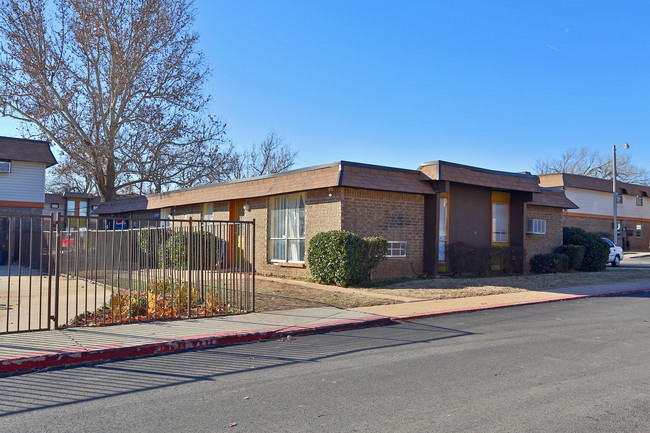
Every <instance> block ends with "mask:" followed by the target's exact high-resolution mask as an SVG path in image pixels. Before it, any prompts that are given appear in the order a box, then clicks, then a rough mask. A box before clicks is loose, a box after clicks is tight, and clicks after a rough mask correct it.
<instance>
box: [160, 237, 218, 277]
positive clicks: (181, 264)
mask: <svg viewBox="0 0 650 433" xmlns="http://www.w3.org/2000/svg"><path fill="white" fill-rule="evenodd" d="M191 236H192V249H191V254H192V256H191V260H189V259H190V257H189V253H190V248H189V239H190V234H189V233H188V232H186V231H182V232H176V233H174V234H172V235H171V236H170V237H169V238H168V239H167V241H166V242H165V247H164V248H162V249H161V250H160V251H159V257H160V265H161V266H163V265H164V266H165V267H171V268H176V269H206V268H209V267H211V266H213V265H215V264H216V263H217V262H218V260H219V247H220V241H219V240H218V239H217V238H216V236H215V235H213V234H212V233H209V232H192V234H191ZM188 260H189V263H188ZM188 266H189V267H188Z"/></svg>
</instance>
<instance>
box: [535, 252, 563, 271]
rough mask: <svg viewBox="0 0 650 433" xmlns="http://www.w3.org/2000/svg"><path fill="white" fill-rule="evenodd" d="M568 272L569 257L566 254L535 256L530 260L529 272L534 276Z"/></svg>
mask: <svg viewBox="0 0 650 433" xmlns="http://www.w3.org/2000/svg"><path fill="white" fill-rule="evenodd" d="M568 270H569V257H568V256H567V255H566V254H562V253H553V254H536V255H534V256H533V257H531V258H530V271H531V272H534V273H536V274H550V273H555V272H566V271H568Z"/></svg>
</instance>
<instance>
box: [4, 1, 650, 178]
mask: <svg viewBox="0 0 650 433" xmlns="http://www.w3.org/2000/svg"><path fill="white" fill-rule="evenodd" d="M196 8H197V21H196V30H197V31H198V33H199V34H200V36H201V42H200V47H199V48H200V49H201V50H202V51H204V53H205V54H206V59H207V61H208V63H209V65H210V67H211V68H212V70H213V73H212V76H211V78H210V81H209V83H208V85H207V87H206V91H207V92H208V93H210V94H211V95H212V97H213V101H212V106H211V111H212V113H214V114H216V115H218V116H220V117H221V119H222V120H224V121H225V122H227V124H228V125H229V130H228V132H229V135H230V138H231V139H232V140H233V142H234V143H235V145H236V146H239V147H243V146H249V145H250V144H252V143H256V142H259V141H261V140H262V139H263V138H264V137H265V136H266V134H267V133H268V132H269V131H270V130H275V131H276V132H277V133H278V134H280V135H282V136H283V137H284V138H285V140H286V142H287V143H289V144H290V145H291V146H292V147H293V148H295V149H297V150H299V152H300V153H299V156H298V159H297V163H296V167H304V166H309V165H316V164H322V163H326V162H332V161H337V160H341V159H343V160H350V161H357V162H365V163H371V164H380V165H390V166H397V167H404V168H417V167H418V165H419V164H420V163H421V162H424V161H431V160H437V159H443V160H448V161H453V162H458V163H462V164H469V165H476V166H480V167H486V168H491V169H497V170H506V171H524V170H529V171H530V170H532V169H533V166H534V164H535V161H536V160H537V159H548V158H554V157H559V156H560V154H561V153H562V152H563V151H564V150H565V149H568V148H572V147H577V148H580V147H583V146H586V147H589V148H593V149H597V150H599V151H601V152H603V153H605V152H611V148H612V145H613V144H622V143H624V142H626V141H627V142H629V143H630V146H631V148H630V150H628V151H625V152H631V156H632V161H633V163H635V164H636V165H639V166H641V167H643V168H646V169H650V130H649V128H648V126H647V125H648V120H649V119H650V3H648V2H640V1H639V2H636V1H627V2H623V3H620V2H613V1H612V2H601V1H584V2H583V1H557V2H556V1H544V2H526V1H524V2H522V1H497V0H495V1H444V2H443V1H408V2H405V1H396V0H395V1H382V0H373V1H351V0H348V1H338V0H327V1H325V0H310V1H297V0H292V1H278V0H274V1H268V0H267V1H250V0H245V1H244V0H242V1H234V0H233V1H224V0H197V3H196ZM11 126H12V124H11V123H10V122H7V121H6V120H5V119H0V135H16V132H15V131H14V130H13V129H12V128H11ZM620 151H623V150H622V149H621V150H620Z"/></svg>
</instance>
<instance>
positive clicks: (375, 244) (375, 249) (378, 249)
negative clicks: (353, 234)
mask: <svg viewBox="0 0 650 433" xmlns="http://www.w3.org/2000/svg"><path fill="white" fill-rule="evenodd" d="M363 240H364V242H365V243H366V249H367V250H366V279H367V280H370V271H371V270H373V269H374V268H376V267H377V266H378V265H379V263H381V262H382V261H384V260H386V253H387V252H388V240H387V239H386V238H382V237H381V236H374V237H367V238H363Z"/></svg>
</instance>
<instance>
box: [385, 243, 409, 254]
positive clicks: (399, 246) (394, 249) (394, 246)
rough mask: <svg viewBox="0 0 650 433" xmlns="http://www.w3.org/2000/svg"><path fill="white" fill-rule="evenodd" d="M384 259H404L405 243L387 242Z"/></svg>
mask: <svg viewBox="0 0 650 433" xmlns="http://www.w3.org/2000/svg"><path fill="white" fill-rule="evenodd" d="M386 257H406V241H388V250H387V251H386Z"/></svg>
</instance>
